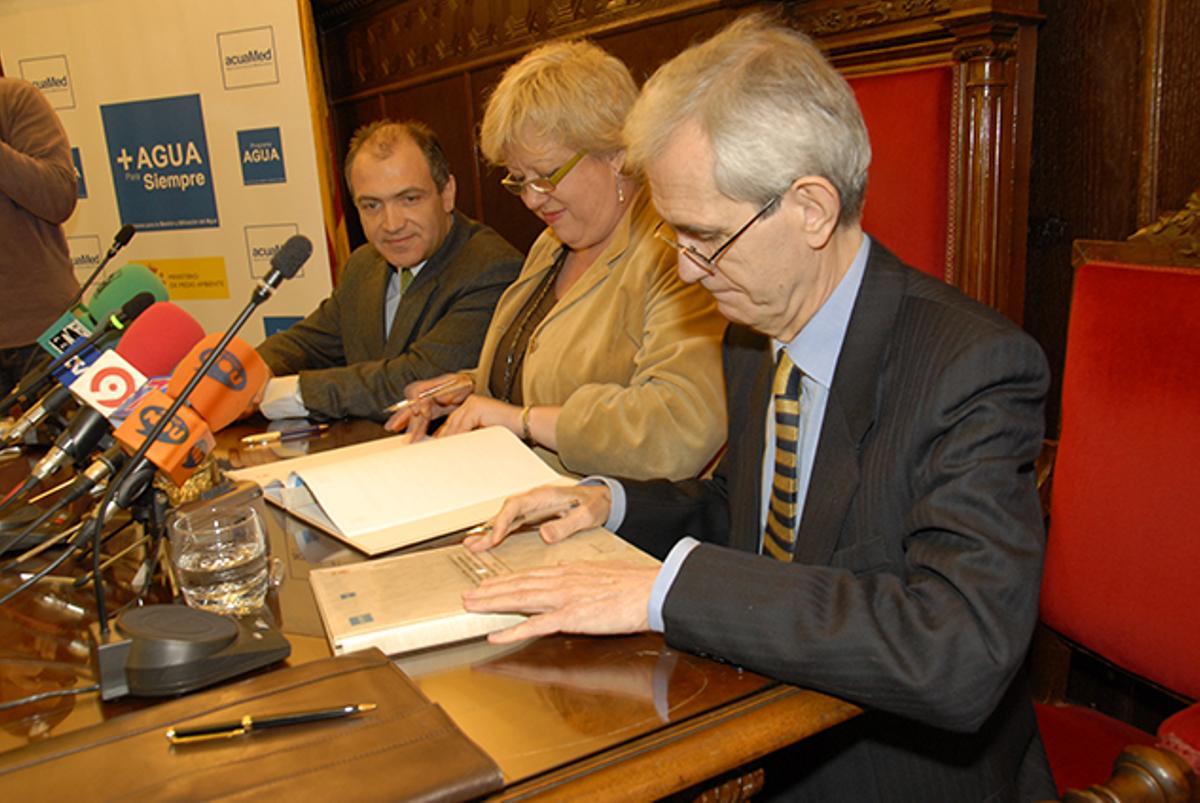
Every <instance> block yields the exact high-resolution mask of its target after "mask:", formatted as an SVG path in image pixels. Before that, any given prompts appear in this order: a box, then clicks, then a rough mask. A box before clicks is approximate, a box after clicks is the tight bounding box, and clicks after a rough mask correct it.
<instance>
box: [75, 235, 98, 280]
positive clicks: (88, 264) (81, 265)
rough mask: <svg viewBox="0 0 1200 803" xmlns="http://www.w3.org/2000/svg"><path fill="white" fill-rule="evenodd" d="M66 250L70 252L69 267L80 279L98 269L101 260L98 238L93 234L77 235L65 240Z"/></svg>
mask: <svg viewBox="0 0 1200 803" xmlns="http://www.w3.org/2000/svg"><path fill="white" fill-rule="evenodd" d="M67 250H69V251H70V252H71V265H72V266H73V267H74V268H75V270H76V271H77V275H78V276H79V277H80V278H83V277H86V276H88V275H89V274H90V273H91V272H92V271H94V270H95V269H96V268H98V267H100V260H101V259H102V258H103V256H102V251H101V249H100V238H99V237H98V236H97V235H95V234H77V235H75V236H74V237H68V238H67Z"/></svg>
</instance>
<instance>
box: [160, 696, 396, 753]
mask: <svg viewBox="0 0 1200 803" xmlns="http://www.w3.org/2000/svg"><path fill="white" fill-rule="evenodd" d="M375 708H376V706H375V703H355V704H352V705H341V706H338V707H337V708H324V709H321V710H317V711H297V712H295V713H292V714H278V715H276V716H269V717H258V718H256V717H252V716H244V717H242V718H241V719H240V720H237V721H235V722H222V723H219V724H216V725H200V726H197V727H194V728H171V729H170V730H169V731H167V739H168V740H169V741H170V742H171V744H188V743H190V742H204V741H208V740H210V739H232V738H234V737H235V736H243V735H245V734H247V733H253V732H254V731H259V730H267V729H269V728H282V727H284V726H286V725H303V724H305V723H308V722H320V721H322V720H326V719H341V718H342V717H349V716H353V715H355V714H362V713H366V712H367V711H374V710H375Z"/></svg>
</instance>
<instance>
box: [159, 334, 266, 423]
mask: <svg viewBox="0 0 1200 803" xmlns="http://www.w3.org/2000/svg"><path fill="white" fill-rule="evenodd" d="M221 337H222V335H220V334H211V335H207V336H205V337H203V338H201V339H200V342H199V343H197V344H196V345H195V346H193V347H192V350H191V351H190V352H189V353H188V355H187V356H186V357H184V358H183V359H182V360H181V361H180V362H179V365H178V366H177V367H176V368H175V372H174V373H173V374H171V382H170V384H168V385H167V394H168V395H170V396H171V397H172V398H179V394H180V393H181V392H182V391H183V388H184V386H186V385H187V383H188V382H190V381H191V379H192V377H193V376H195V375H196V371H198V370H200V366H201V365H202V364H203V363H204V361H205V360H207V359H208V357H209V355H210V354H212V350H213V347H214V346H216V344H217V343H218V342H220V340H221ZM270 377H271V372H270V370H269V369H268V368H267V364H266V363H265V362H263V359H262V357H260V356H258V352H257V351H255V350H254V348H253V347H252V346H251V345H250V344H249V343H247V342H246V341H245V340H242V339H241V338H239V337H235V338H233V339H232V340H230V341H229V344H228V345H227V346H226V347H225V350H224V351H222V352H221V356H220V357H218V358H217V361H216V362H215V363H213V365H212V367H211V368H209V369H208V372H207V373H206V374H205V375H204V378H203V379H201V380H200V382H199V383H198V384H197V385H196V389H195V390H193V391H192V394H191V395H190V396H188V404H190V405H191V406H192V409H194V410H195V411H196V412H197V413H199V414H200V417H201V418H203V419H204V420H205V421H206V422H208V425H209V427H211V429H212V431H213V432H219V431H221V430H222V429H224V428H225V427H227V426H229V425H230V424H232V423H233V422H234V421H236V420H237V419H239V418H241V417H242V415H243V414H245V413H246V412H247V411H248V410H250V409H251V408H252V407H253V406H254V400H255V399H256V398H257V397H258V396H259V394H260V393H261V391H262V389H263V388H264V387H265V386H266V384H267V380H268V379H270Z"/></svg>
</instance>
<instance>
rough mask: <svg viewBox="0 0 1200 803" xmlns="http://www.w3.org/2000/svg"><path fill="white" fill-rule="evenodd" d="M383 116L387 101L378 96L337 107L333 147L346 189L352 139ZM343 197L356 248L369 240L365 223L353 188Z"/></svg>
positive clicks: (346, 217) (345, 213) (334, 108)
mask: <svg viewBox="0 0 1200 803" xmlns="http://www.w3.org/2000/svg"><path fill="white" fill-rule="evenodd" d="M382 116H383V102H382V98H381V97H379V96H378V95H375V96H371V97H365V98H361V99H359V100H355V101H350V102H346V103H334V104H333V130H334V140H333V146H334V147H335V148H336V149H337V153H336V155H335V158H334V163H335V164H336V165H337V166H338V178H339V180H341V181H342V187H343V188H345V187H346V184H345V171H344V170H343V169H342V166H343V165H344V164H345V163H346V150H347V147H348V146H349V144H350V137H351V136H353V135H354V132H355V130H356V129H357V128H358V127H359V126H362V125H366V124H367V123H369V122H371V121H373V120H377V119H379V118H380V117H382ZM342 198H343V199H344V201H345V205H346V208H345V209H343V210H342V211H343V213H344V215H345V219H346V237H347V239H349V241H350V247H351V249H353V248H356V247H358V246H359V245H362V244H363V243H364V242H366V238H365V237H363V233H362V224H361V223H360V222H359V219H358V212H357V211H356V210H355V208H354V199H353V198H352V197H350V191H349V189H346V191H345V193H344V194H343V195H342ZM343 267H344V266H342V265H338V266H336V267H335V268H334V270H335V271H337V272H339V274H340V272H341V269H342V268H343Z"/></svg>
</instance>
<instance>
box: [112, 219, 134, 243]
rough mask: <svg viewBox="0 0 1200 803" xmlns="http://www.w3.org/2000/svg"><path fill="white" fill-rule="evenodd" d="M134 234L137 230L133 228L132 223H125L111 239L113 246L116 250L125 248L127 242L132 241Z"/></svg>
mask: <svg viewBox="0 0 1200 803" xmlns="http://www.w3.org/2000/svg"><path fill="white" fill-rule="evenodd" d="M136 232H137V229H135V228H134V227H133V224H132V223H126V224H125V225H124V226H122V227H121V229H120V231H118V232H117V234H116V236H115V237H113V245H115V246H116V247H117V248H124V247H125V246H127V245H129V241H130V240H132V239H133V235H134V234H135V233H136Z"/></svg>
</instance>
